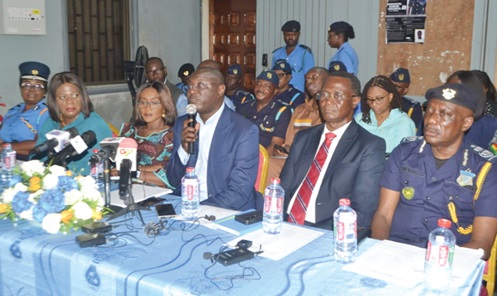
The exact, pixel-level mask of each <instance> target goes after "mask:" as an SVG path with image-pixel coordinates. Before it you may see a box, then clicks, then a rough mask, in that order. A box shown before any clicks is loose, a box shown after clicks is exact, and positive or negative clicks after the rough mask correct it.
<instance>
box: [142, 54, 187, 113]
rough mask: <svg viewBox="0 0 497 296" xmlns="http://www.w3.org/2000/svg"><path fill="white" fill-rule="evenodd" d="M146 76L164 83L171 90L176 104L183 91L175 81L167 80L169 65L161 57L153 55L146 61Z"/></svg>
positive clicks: (149, 79)
mask: <svg viewBox="0 0 497 296" xmlns="http://www.w3.org/2000/svg"><path fill="white" fill-rule="evenodd" d="M145 76H146V77H147V80H148V81H159V82H162V83H164V85H166V86H167V88H168V89H169V91H170V92H171V97H172V98H173V102H174V104H176V102H177V101H178V97H179V96H180V95H181V94H182V93H183V92H182V91H181V89H179V88H178V87H177V86H176V85H174V83H172V82H171V81H169V80H167V78H166V77H167V67H166V66H165V65H164V62H163V61H162V59H161V58H158V57H151V58H149V59H148V60H147V62H146V63H145Z"/></svg>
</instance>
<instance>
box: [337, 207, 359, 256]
mask: <svg viewBox="0 0 497 296" xmlns="http://www.w3.org/2000/svg"><path fill="white" fill-rule="evenodd" d="M338 205H339V207H338V209H337V210H336V211H335V213H333V234H334V240H333V243H334V248H333V251H334V254H335V260H336V261H338V262H341V263H351V262H354V261H355V257H356V254H357V214H356V212H355V211H354V210H353V209H352V208H351V207H350V199H348V198H341V199H340V200H339V201H338Z"/></svg>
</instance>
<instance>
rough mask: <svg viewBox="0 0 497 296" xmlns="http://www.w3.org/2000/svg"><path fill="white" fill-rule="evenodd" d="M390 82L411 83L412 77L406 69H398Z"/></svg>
mask: <svg viewBox="0 0 497 296" xmlns="http://www.w3.org/2000/svg"><path fill="white" fill-rule="evenodd" d="M390 80H392V81H393V82H400V83H411V75H410V74H409V70H407V69H406V68H398V69H397V70H395V71H394V72H393V73H392V74H390Z"/></svg>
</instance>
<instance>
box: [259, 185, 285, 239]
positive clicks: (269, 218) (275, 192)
mask: <svg viewBox="0 0 497 296" xmlns="http://www.w3.org/2000/svg"><path fill="white" fill-rule="evenodd" d="M284 197H285V191H284V190H283V188H281V186H280V179H279V178H271V184H269V186H268V187H267V188H266V190H265V191H264V213H263V216H262V229H263V230H264V233H268V234H278V233H280V232H281V227H282V223H283V200H284Z"/></svg>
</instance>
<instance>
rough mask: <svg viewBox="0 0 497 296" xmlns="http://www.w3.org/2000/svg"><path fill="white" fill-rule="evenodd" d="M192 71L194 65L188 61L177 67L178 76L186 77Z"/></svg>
mask: <svg viewBox="0 0 497 296" xmlns="http://www.w3.org/2000/svg"><path fill="white" fill-rule="evenodd" d="M193 71H195V67H194V66H193V65H192V64H190V63H187V64H184V65H182V66H181V67H179V70H178V77H179V78H185V77H188V76H190V75H192V73H193Z"/></svg>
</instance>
